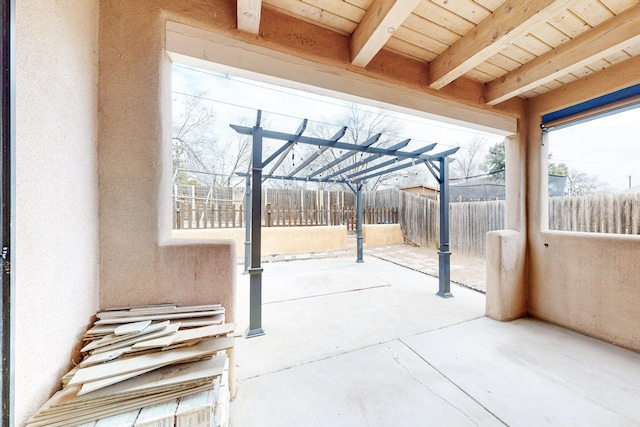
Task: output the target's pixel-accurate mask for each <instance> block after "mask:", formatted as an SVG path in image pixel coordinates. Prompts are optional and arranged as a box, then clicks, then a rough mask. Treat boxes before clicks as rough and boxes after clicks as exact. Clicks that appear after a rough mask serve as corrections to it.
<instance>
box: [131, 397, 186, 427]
mask: <svg viewBox="0 0 640 427" xmlns="http://www.w3.org/2000/svg"><path fill="white" fill-rule="evenodd" d="M177 408H178V400H177V399H176V400H172V401H170V402H164V403H158V404H155V405H151V406H145V407H144V408H142V409H141V410H140V414H139V415H138V418H137V419H136V422H135V424H134V426H135V427H173V424H174V420H175V414H176V409H177Z"/></svg>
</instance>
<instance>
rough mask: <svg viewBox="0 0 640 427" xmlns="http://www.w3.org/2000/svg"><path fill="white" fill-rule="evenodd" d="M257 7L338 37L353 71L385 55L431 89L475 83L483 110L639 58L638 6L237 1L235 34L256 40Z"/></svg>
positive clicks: (486, 0)
mask: <svg viewBox="0 0 640 427" xmlns="http://www.w3.org/2000/svg"><path fill="white" fill-rule="evenodd" d="M262 8H272V9H274V10H277V11H279V12H282V13H285V14H287V15H289V16H292V17H294V18H296V19H300V20H302V21H305V22H309V23H312V24H314V25H317V26H320V27H322V28H325V29H329V30H331V31H334V32H337V33H340V34H344V35H348V36H349V37H350V49H351V64H352V65H353V66H357V67H367V65H368V64H369V63H370V62H371V60H372V59H373V58H374V57H375V56H376V55H377V54H379V53H380V51H381V50H383V49H386V50H389V51H392V52H395V53H398V54H401V55H404V56H407V57H409V58H413V59H418V60H420V61H423V62H425V63H426V64H428V66H427V69H428V75H429V86H430V87H431V88H432V89H435V90H440V89H442V88H443V87H445V86H447V85H448V84H450V83H451V82H453V81H454V80H456V79H458V78H460V77H462V76H464V77H466V78H469V79H472V80H475V81H478V82H480V83H482V84H484V85H485V92H486V96H485V100H486V103H487V104H489V105H496V104H499V103H501V102H504V101H506V100H508V99H510V98H513V97H516V96H521V97H524V98H530V97H535V96H536V95H539V94H541V93H544V92H548V91H550V90H552V89H555V88H558V87H561V86H563V85H565V84H567V83H570V82H572V81H575V80H578V79H580V78H583V77H585V76H588V75H589V74H592V73H595V72H597V71H600V70H603V69H605V68H608V67H610V66H612V65H614V64H616V63H619V62H623V61H625V60H628V59H630V58H632V57H634V56H636V55H638V54H640V0H564V1H562V0H530V1H523V0H507V1H504V0H304V1H302V0H238V1H237V25H238V29H240V30H242V31H246V32H249V33H253V34H259V31H260V17H261V11H262ZM639 72H640V70H639Z"/></svg>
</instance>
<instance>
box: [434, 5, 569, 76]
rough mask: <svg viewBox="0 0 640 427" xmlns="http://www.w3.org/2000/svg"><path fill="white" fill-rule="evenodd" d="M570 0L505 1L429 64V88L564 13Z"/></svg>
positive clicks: (463, 72)
mask: <svg viewBox="0 0 640 427" xmlns="http://www.w3.org/2000/svg"><path fill="white" fill-rule="evenodd" d="M572 3H574V1H570V2H567V1H562V0H531V1H526V2H525V1H522V0H507V1H506V2H505V3H504V4H502V5H501V6H500V7H499V8H498V9H496V11H495V12H494V13H492V14H491V15H489V16H488V17H487V18H486V19H484V20H483V21H482V22H480V23H479V24H478V25H477V26H476V27H475V28H474V29H473V30H471V31H469V32H468V33H467V34H465V35H464V36H463V37H462V38H460V39H459V40H458V41H457V42H455V43H454V44H453V45H451V46H450V47H449V48H448V49H447V50H445V51H444V52H443V53H442V54H441V55H440V56H438V57H437V58H436V59H434V60H433V61H431V63H430V64H429V82H430V84H429V86H431V88H433V89H441V88H443V87H444V86H446V85H448V84H449V83H451V82H452V81H454V80H455V79H457V78H458V77H460V76H462V75H463V74H465V73H466V72H468V71H469V70H471V69H473V68H475V67H476V66H477V65H479V64H481V63H483V62H484V61H486V60H487V59H489V58H491V57H492V56H493V55H495V54H496V53H498V52H500V51H501V50H502V49H504V48H505V47H507V46H509V45H510V44H511V43H512V42H513V41H514V40H516V39H517V38H519V37H521V36H524V35H526V34H527V33H528V32H529V29H530V28H531V27H532V26H534V25H536V24H538V23H540V22H543V21H546V20H549V19H551V18H552V17H554V16H556V15H558V14H559V13H561V12H563V11H564V10H566V9H567V8H568V7H570V6H571V4H572Z"/></svg>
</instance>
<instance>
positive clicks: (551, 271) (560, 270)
mask: <svg viewBox="0 0 640 427" xmlns="http://www.w3.org/2000/svg"><path fill="white" fill-rule="evenodd" d="M638 83H640V75H639V74H638V72H637V69H636V68H628V69H627V68H625V67H624V66H623V64H618V65H616V66H613V67H610V68H608V69H606V70H605V71H603V72H600V73H596V74H594V75H592V76H589V77H588V78H586V79H581V80H578V81H576V82H574V83H572V84H569V85H566V86H563V87H562V88H561V90H559V91H557V92H556V93H549V94H548V95H547V94H544V95H541V96H539V97H536V98H534V99H533V100H532V101H531V103H530V108H529V114H528V122H529V127H528V140H529V144H528V162H527V164H528V175H529V180H528V186H527V194H528V213H529V215H528V228H529V241H528V248H527V249H528V254H529V258H528V259H529V261H528V280H529V296H528V298H529V313H530V314H532V315H533V316H536V317H539V318H541V319H544V320H547V321H549V322H552V323H556V324H558V325H561V326H564V327H567V328H569V329H573V330H576V331H579V332H582V333H584V334H587V335H591V336H595V337H597V338H600V339H603V340H605V341H609V342H613V343H616V344H618V345H621V346H624V347H627V348H630V349H633V350H636V351H640V329H639V328H638V312H639V311H640V281H639V280H638V278H639V277H640V263H638V259H640V238H638V237H637V236H621V235H613V234H596V233H573V232H557V231H548V198H547V192H546V190H545V188H546V186H547V179H546V177H547V162H546V160H545V159H547V157H548V147H549V144H551V143H552V140H551V141H548V140H547V141H544V140H543V136H542V133H541V131H540V127H539V124H540V122H541V116H542V115H543V114H546V113H549V112H552V111H556V110H558V109H561V108H564V107H567V106H569V105H574V104H577V103H579V102H581V101H584V100H586V99H591V98H595V97H598V96H601V95H603V94H606V93H609V92H613V91H615V90H618V89H621V88H623V87H627V86H630V85H633V84H638ZM551 138H552V136H551ZM603 148H604V149H605V150H606V147H603Z"/></svg>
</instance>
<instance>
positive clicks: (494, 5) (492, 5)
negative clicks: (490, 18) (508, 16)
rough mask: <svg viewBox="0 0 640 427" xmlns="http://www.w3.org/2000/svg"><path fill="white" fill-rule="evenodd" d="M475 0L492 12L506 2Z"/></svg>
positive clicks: (502, 0)
mask: <svg viewBox="0 0 640 427" xmlns="http://www.w3.org/2000/svg"><path fill="white" fill-rule="evenodd" d="M474 1H475V2H476V3H478V4H479V5H481V6H482V7H484V8H485V9H488V10H490V11H492V12H493V11H494V10H496V9H497V8H499V7H500V6H502V4H503V3H504V2H505V0H474Z"/></svg>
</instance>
